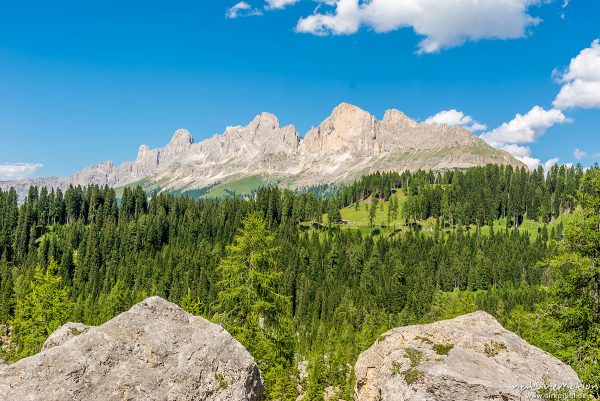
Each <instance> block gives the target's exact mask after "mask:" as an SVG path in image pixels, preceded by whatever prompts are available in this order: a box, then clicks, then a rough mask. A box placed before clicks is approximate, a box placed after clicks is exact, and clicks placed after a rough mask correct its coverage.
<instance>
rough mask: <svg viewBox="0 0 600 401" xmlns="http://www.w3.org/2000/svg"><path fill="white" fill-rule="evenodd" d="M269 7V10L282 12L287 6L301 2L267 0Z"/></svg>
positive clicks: (295, 0) (293, 0) (294, 0)
mask: <svg viewBox="0 0 600 401" xmlns="http://www.w3.org/2000/svg"><path fill="white" fill-rule="evenodd" d="M266 1H267V5H266V7H265V8H267V9H269V10H281V9H283V8H285V7H287V6H291V5H294V4H296V3H297V2H299V1H300V0H266Z"/></svg>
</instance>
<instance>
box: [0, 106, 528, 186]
mask: <svg viewBox="0 0 600 401" xmlns="http://www.w3.org/2000/svg"><path fill="white" fill-rule="evenodd" d="M487 163H496V164H510V165H513V166H519V167H520V166H522V164H521V163H520V162H519V161H517V160H516V159H515V158H513V157H512V156H511V155H509V154H508V153H506V152H503V151H500V150H496V149H494V148H492V147H490V146H489V145H488V144H487V143H485V142H484V141H483V140H482V139H480V138H477V137H476V136H474V135H472V134H471V133H470V132H469V131H468V130H467V129H465V128H463V127H449V126H446V125H436V124H433V125H426V124H420V123H417V122H416V121H414V120H411V119H410V118H408V117H407V116H406V115H404V114H403V113H402V112H400V111H398V110H388V111H386V112H385V115H384V117H383V119H382V120H378V119H377V118H375V116H373V115H371V114H370V113H368V112H366V111H364V110H362V109H360V108H358V107H356V106H353V105H350V104H347V103H342V104H340V105H339V106H337V107H336V108H335V109H334V110H333V112H332V114H331V116H329V117H328V118H326V119H325V120H324V121H323V122H322V123H321V124H319V125H318V126H317V127H315V128H313V129H311V130H310V131H309V132H308V133H307V134H306V135H305V137H304V139H301V138H300V135H299V134H298V132H297V131H296V129H295V128H294V126H292V125H287V126H284V127H281V126H280V123H279V120H278V119H277V117H275V116H274V115H272V114H269V113H262V114H260V115H258V116H256V117H255V118H254V119H253V120H252V121H251V122H250V123H249V124H248V125H247V126H245V127H244V126H235V127H227V128H226V129H225V132H224V133H223V134H219V135H215V136H213V137H211V138H209V139H206V140H204V141H202V142H199V143H195V142H194V139H193V137H192V134H191V133H190V132H189V131H187V130H185V129H179V130H177V131H175V133H174V135H173V137H172V139H171V141H170V142H169V143H168V144H167V145H166V146H165V147H164V148H158V149H150V148H148V147H147V146H146V145H142V146H141V147H140V148H139V150H138V154H137V157H136V159H135V160H134V161H132V162H125V163H123V164H121V165H120V166H115V165H113V163H112V162H110V161H107V162H103V163H100V164H97V165H94V166H90V167H87V168H85V169H83V170H81V171H79V172H77V173H75V174H74V175H72V176H71V177H68V178H62V179H61V178H52V179H37V180H23V181H16V182H0V188H4V189H5V188H9V187H10V186H16V187H17V188H20V192H21V195H23V191H25V190H26V188H27V187H28V186H29V185H39V186H41V185H46V186H52V187H60V188H63V189H64V188H65V187H67V186H68V185H69V184H73V185H87V184H99V185H109V186H114V187H118V186H123V185H128V184H131V183H135V182H137V181H140V180H144V181H145V182H146V183H151V184H152V185H153V186H154V187H156V188H159V189H161V190H190V189H200V188H204V187H207V186H210V185H212V184H214V183H216V182H226V181H228V180H232V179H240V178H244V177H249V176H261V177H266V178H268V179H269V180H270V181H273V182H277V183H279V184H280V185H282V186H288V187H292V188H300V187H305V186H312V185H318V184H333V183H339V182H344V181H349V180H351V179H355V178H357V177H359V176H361V175H363V174H368V173H372V172H375V171H403V170H416V169H433V170H442V169H453V168H468V167H473V166H478V165H484V164H487Z"/></svg>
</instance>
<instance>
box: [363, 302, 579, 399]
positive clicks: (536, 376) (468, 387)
mask: <svg viewBox="0 0 600 401" xmlns="http://www.w3.org/2000/svg"><path fill="white" fill-rule="evenodd" d="M441 345H448V347H447V348H446V349H445V350H444V349H443V348H442V347H441ZM450 346H452V347H451V349H450V350H449V351H448V352H447V355H444V353H445V351H447V350H448V348H450ZM436 349H437V350H438V351H436ZM355 372H356V393H355V398H356V400H357V401H396V400H398V401H400V400H402V401H448V400H461V401H484V400H486V401H489V400H499V401H500V400H502V401H513V400H514V401H516V400H525V399H531V398H528V397H530V396H531V395H534V394H535V392H536V390H535V389H534V388H535V387H536V386H538V387H539V386H542V385H543V382H544V380H547V381H548V384H552V385H561V384H568V385H574V386H578V385H581V382H580V381H579V379H578V377H577V375H576V374H575V372H574V371H573V370H572V369H571V368H570V367H569V366H567V365H565V364H563V363H562V362H560V361H559V360H558V359H556V358H554V357H552V356H551V355H549V354H547V353H545V352H544V351H542V350H540V349H539V348H536V347H534V346H532V345H530V344H528V343H527V342H525V341H524V340H523V339H521V338H520V337H519V336H517V335H516V334H514V333H511V332H509V331H507V330H505V329H504V328H503V327H502V326H501V325H500V324H499V323H498V322H497V321H496V320H495V319H494V318H493V317H492V316H490V315H489V314H487V313H485V312H476V313H471V314H468V315H464V316H461V317H458V318H456V319H452V320H444V321H440V322H436V323H432V324H427V325H417V326H408V327H401V328H396V329H392V330H390V331H388V332H387V333H385V334H383V335H382V336H381V337H380V338H379V340H377V341H376V342H375V344H374V345H373V346H372V347H371V348H369V349H368V350H367V351H365V352H363V353H362V354H361V355H360V357H359V358H358V361H357V363H356V367H355ZM530 386H533V389H532V388H529V387H530Z"/></svg>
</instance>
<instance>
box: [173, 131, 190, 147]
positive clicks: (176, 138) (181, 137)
mask: <svg viewBox="0 0 600 401" xmlns="http://www.w3.org/2000/svg"><path fill="white" fill-rule="evenodd" d="M192 143H194V137H193V136H192V134H191V133H190V131H188V130H186V129H185V128H180V129H178V130H177V131H175V133H173V136H172V137H171V141H170V142H169V145H170V146H181V145H191V144H192Z"/></svg>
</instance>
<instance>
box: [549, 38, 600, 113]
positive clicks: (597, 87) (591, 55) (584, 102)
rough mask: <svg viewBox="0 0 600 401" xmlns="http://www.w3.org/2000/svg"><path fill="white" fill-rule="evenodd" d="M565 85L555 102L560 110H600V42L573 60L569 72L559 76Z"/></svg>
mask: <svg viewBox="0 0 600 401" xmlns="http://www.w3.org/2000/svg"><path fill="white" fill-rule="evenodd" d="M558 81H559V82H560V83H562V84H563V86H562V88H561V89H560V92H559V93H558V96H556V99H555V100H554V103H553V105H554V107H556V108H559V109H569V108H574V107H581V108H600V40H599V39H596V40H594V41H593V42H592V45H591V46H590V47H588V48H585V49H583V50H582V51H581V52H580V53H579V55H577V57H575V58H573V59H571V63H570V65H569V68H567V71H566V72H565V73H564V74H562V76H559V78H558Z"/></svg>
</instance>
